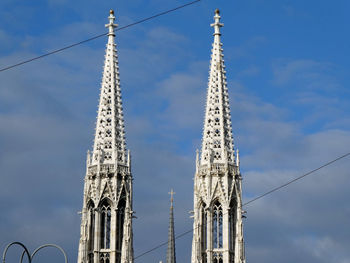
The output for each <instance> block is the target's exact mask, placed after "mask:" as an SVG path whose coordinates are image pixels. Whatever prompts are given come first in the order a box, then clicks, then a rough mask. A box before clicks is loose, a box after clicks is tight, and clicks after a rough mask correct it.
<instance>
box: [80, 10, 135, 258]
mask: <svg viewBox="0 0 350 263" xmlns="http://www.w3.org/2000/svg"><path fill="white" fill-rule="evenodd" d="M108 18H109V24H107V25H106V27H107V28H108V29H109V33H108V43H107V48H106V55H105V64H104V71H103V77H102V84H101V93H100V103H99V108H98V116H97V123H96V134H95V141H94V146H93V152H92V153H90V152H89V151H88V154H87V160H86V176H85V180H84V181H85V185H84V200H83V209H82V218H81V230H80V231H81V234H80V242H79V254H78V263H131V262H133V233H132V218H133V210H132V175H131V163H130V153H129V152H127V151H126V146H125V132H124V119H123V107H122V99H121V89H120V79H119V66H118V56H117V50H116V44H115V42H114V38H115V33H114V29H115V28H116V27H117V25H116V24H114V20H115V16H114V12H113V11H112V10H111V11H110V15H109V17H108Z"/></svg>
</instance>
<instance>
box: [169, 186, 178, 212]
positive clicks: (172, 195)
mask: <svg viewBox="0 0 350 263" xmlns="http://www.w3.org/2000/svg"><path fill="white" fill-rule="evenodd" d="M168 194H170V203H171V208H173V207H174V194H176V193H175V192H174V190H173V189H171V190H170V192H169V193H168Z"/></svg>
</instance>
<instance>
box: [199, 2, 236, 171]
mask: <svg viewBox="0 0 350 263" xmlns="http://www.w3.org/2000/svg"><path fill="white" fill-rule="evenodd" d="M211 26H212V27H214V34H213V36H214V42H213V45H212V46H213V47H212V55H211V63H210V73H209V81H208V90H207V103H206V112H205V120H204V129H203V139H202V152H201V160H200V165H205V164H210V163H226V162H228V163H230V164H233V163H234V150H233V136H232V128H231V115H230V106H229V99H228V91H227V86H226V85H227V83H226V71H225V65H224V59H223V57H224V55H223V49H222V43H221V40H220V37H221V33H220V28H221V27H223V26H224V25H223V24H222V23H220V11H219V10H218V9H216V10H215V16H214V23H213V24H211Z"/></svg>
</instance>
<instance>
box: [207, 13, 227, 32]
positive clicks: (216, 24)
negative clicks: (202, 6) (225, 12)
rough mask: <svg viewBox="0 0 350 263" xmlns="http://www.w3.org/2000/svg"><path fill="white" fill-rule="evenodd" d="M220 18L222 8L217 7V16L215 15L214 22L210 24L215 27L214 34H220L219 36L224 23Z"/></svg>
mask: <svg viewBox="0 0 350 263" xmlns="http://www.w3.org/2000/svg"><path fill="white" fill-rule="evenodd" d="M220 18H221V16H220V10H219V9H216V10H215V16H214V23H213V24H211V25H210V26H211V27H214V34H213V35H214V36H215V35H219V36H220V35H221V33H220V27H223V26H224V24H222V23H220Z"/></svg>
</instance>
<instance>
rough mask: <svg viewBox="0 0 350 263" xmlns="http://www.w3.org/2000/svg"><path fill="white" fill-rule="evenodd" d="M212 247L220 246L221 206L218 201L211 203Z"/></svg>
mask: <svg viewBox="0 0 350 263" xmlns="http://www.w3.org/2000/svg"><path fill="white" fill-rule="evenodd" d="M213 248H222V207H221V205H220V203H219V202H218V201H217V202H215V203H214V205H213Z"/></svg>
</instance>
